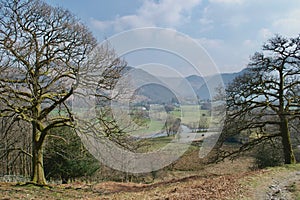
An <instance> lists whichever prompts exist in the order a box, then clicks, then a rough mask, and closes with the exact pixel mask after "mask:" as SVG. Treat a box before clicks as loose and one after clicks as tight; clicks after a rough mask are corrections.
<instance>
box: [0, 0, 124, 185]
mask: <svg viewBox="0 0 300 200" xmlns="http://www.w3.org/2000/svg"><path fill="white" fill-rule="evenodd" d="M91 52H96V53H93V54H91ZM91 55H92V56H91ZM91 58H93V59H94V60H93V61H91V60H88V59H91ZM123 64H124V62H122V61H121V60H120V59H119V58H117V56H116V54H115V53H114V51H112V50H109V46H102V47H101V48H98V47H97V42H96V40H95V38H94V37H93V35H92V34H91V32H90V31H89V30H88V29H87V27H86V26H84V25H83V24H82V23H81V22H80V21H79V20H78V19H77V18H76V17H74V16H73V15H72V14H71V13H70V12H69V11H67V10H64V9H62V8H54V7H51V6H49V5H48V4H46V3H44V2H42V1H39V0H1V1H0V101H1V104H3V105H4V106H3V107H2V108H3V109H1V111H0V116H1V117H5V116H11V117H16V118H17V119H19V120H24V121H27V122H30V124H31V126H32V152H31V153H32V165H33V171H32V182H33V183H34V184H40V185H44V184H46V180H45V176H44V170H43V145H44V142H45V139H46V136H47V134H48V133H49V130H50V129H52V128H55V127H60V126H73V115H72V112H71V109H70V103H69V100H70V98H71V96H72V94H73V93H74V90H75V89H76V87H77V84H78V75H80V74H84V70H91V65H93V66H94V67H98V68H104V70H102V72H107V73H103V74H104V76H102V77H98V80H99V81H100V82H101V81H102V82H103V81H104V80H105V82H109V78H107V77H105V76H109V75H110V74H109V72H114V73H118V72H119V71H118V70H115V69H116V66H121V65H123ZM88 65H90V66H88ZM109 69H112V70H109ZM111 77H115V76H113V75H111ZM104 85H105V83H104ZM24 134H25V133H24Z"/></svg>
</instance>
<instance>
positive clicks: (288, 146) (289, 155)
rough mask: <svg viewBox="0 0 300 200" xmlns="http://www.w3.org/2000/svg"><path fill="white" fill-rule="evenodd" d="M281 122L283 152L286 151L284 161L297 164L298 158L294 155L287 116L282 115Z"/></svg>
mask: <svg viewBox="0 0 300 200" xmlns="http://www.w3.org/2000/svg"><path fill="white" fill-rule="evenodd" d="M280 118H281V119H280V120H281V123H280V131H281V137H282V146H283V153H284V163H285V164H295V163H296V159H295V156H294V152H293V148H292V143H291V136H290V131H289V127H288V119H287V118H286V117H285V116H281V117H280Z"/></svg>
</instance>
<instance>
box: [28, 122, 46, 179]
mask: <svg viewBox="0 0 300 200" xmlns="http://www.w3.org/2000/svg"><path fill="white" fill-rule="evenodd" d="M32 126H33V127H32V139H33V141H32V144H33V145H32V169H33V170H32V180H31V181H32V183H33V184H37V185H46V184H47V181H46V178H45V173H44V163H43V142H41V141H39V136H40V135H39V132H38V130H37V127H36V124H35V123H34V122H33V124H32Z"/></svg>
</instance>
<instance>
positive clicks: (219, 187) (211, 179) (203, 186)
mask: <svg viewBox="0 0 300 200" xmlns="http://www.w3.org/2000/svg"><path fill="white" fill-rule="evenodd" d="M222 165H223V167H225V166H228V163H227V164H226V165H225V166H224V163H223V164H222ZM219 167H220V166H219ZM231 167H233V168H234V169H239V168H240V167H242V166H241V165H240V163H238V162H234V163H232V164H231ZM210 170H213V168H210ZM299 171H300V165H299V164H298V165H294V166H283V167H276V168H270V169H267V170H258V171H244V172H239V173H234V172H231V173H230V174H218V173H216V174H213V173H210V174H206V175H205V174H202V175H200V174H199V175H189V176H184V177H181V178H173V179H170V180H165V181H159V182H155V183H152V184H136V183H117V182H102V183H90V184H86V183H79V182H76V183H72V184H68V185H52V187H51V188H49V187H45V188H40V187H36V186H19V185H16V184H13V183H0V194H1V196H0V199H2V200H4V199H5V200H8V199H48V200H54V199H120V200H121V199H139V200H140V199H145V200H146V199H149V200H150V199H174V200H177V199H178V200H179V199H180V200H181V199H186V200H188V199H299V198H300V173H299ZM215 172H217V171H215Z"/></svg>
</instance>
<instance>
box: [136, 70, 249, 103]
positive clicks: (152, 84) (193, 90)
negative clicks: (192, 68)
mask: <svg viewBox="0 0 300 200" xmlns="http://www.w3.org/2000/svg"><path fill="white" fill-rule="evenodd" d="M245 71H246V69H244V70H242V71H240V72H236V73H221V74H216V75H212V76H207V77H201V76H197V75H191V76H188V77H185V78H181V77H156V76H153V75H151V74H149V73H148V72H146V71H144V70H141V69H138V70H134V73H133V74H135V77H139V78H137V80H135V81H138V82H139V81H140V82H141V83H140V84H141V87H139V88H138V89H137V91H136V93H135V94H136V95H139V96H144V97H146V98H147V99H148V100H150V101H153V102H161V103H166V102H170V101H172V100H174V99H180V98H186V99H189V98H190V99H191V97H193V98H194V97H196V96H197V97H198V98H199V99H202V100H208V99H212V97H213V96H214V95H215V94H216V88H217V87H220V86H221V85H224V86H226V85H228V84H229V83H230V82H231V81H233V79H235V78H236V77H237V76H240V75H242V74H243V73H245ZM222 82H223V83H222ZM145 83H146V84H145Z"/></svg>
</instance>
